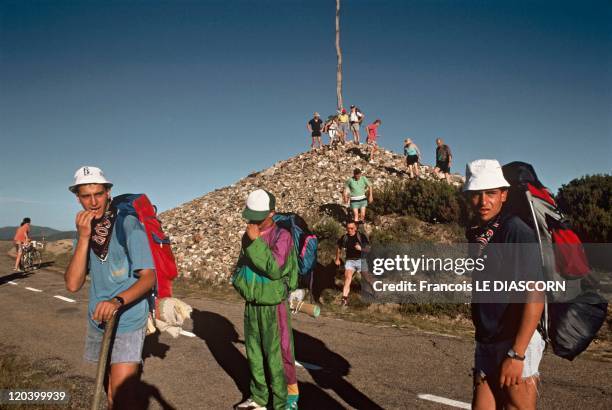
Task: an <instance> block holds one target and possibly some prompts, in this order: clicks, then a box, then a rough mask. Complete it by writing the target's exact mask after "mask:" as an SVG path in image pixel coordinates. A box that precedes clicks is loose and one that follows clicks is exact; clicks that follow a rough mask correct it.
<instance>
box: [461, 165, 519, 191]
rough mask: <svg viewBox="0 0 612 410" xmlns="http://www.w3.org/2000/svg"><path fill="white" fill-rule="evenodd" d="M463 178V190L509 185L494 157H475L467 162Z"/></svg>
mask: <svg viewBox="0 0 612 410" xmlns="http://www.w3.org/2000/svg"><path fill="white" fill-rule="evenodd" d="M465 179H466V182H465V185H463V191H482V190H485V189H495V188H507V187H509V186H510V184H509V183H508V181H506V178H504V173H503V172H502V167H501V165H499V162H498V161H497V160H496V159H477V160H475V161H472V162H468V163H467V165H466V166H465Z"/></svg>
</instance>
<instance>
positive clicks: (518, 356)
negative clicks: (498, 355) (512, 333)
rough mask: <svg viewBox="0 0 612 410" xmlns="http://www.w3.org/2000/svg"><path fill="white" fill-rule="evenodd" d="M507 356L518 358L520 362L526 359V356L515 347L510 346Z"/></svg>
mask: <svg viewBox="0 0 612 410" xmlns="http://www.w3.org/2000/svg"><path fill="white" fill-rule="evenodd" d="M506 356H508V357H509V358H511V359H514V360H518V361H520V362H522V361H523V360H525V356H521V355H520V354H518V353H517V352H515V351H514V349H512V348H510V350H508V353H506Z"/></svg>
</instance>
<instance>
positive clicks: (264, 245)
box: [232, 189, 299, 410]
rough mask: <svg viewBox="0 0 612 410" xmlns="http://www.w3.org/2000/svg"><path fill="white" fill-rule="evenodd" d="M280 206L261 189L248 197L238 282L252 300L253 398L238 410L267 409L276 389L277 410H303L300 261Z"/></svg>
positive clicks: (248, 340) (247, 336)
mask: <svg viewBox="0 0 612 410" xmlns="http://www.w3.org/2000/svg"><path fill="white" fill-rule="evenodd" d="M275 207H276V199H275V197H274V195H272V194H271V193H269V192H267V191H264V190H263V189H257V190H255V191H253V192H251V193H250V194H249V196H248V197H247V200H246V207H245V209H244V211H243V212H242V217H243V218H244V219H246V220H247V226H246V232H245V234H244V236H243V237H242V250H241V252H240V258H239V259H238V263H237V269H236V273H235V274H234V275H233V277H232V282H233V284H234V287H235V288H236V289H237V290H238V292H239V293H240V295H241V296H243V297H244V299H245V301H246V303H245V307H244V340H245V345H246V353H247V360H248V362H249V368H250V373H251V383H250V390H251V397H249V398H248V399H247V400H246V401H245V402H243V403H241V404H239V405H238V406H237V408H238V409H243V410H246V409H250V410H255V409H256V410H265V409H266V405H267V403H268V396H269V391H270V390H271V391H272V408H274V409H276V410H285V409H294V408H297V402H298V394H299V392H298V384H297V374H296V371H295V358H294V356H293V332H292V330H291V314H290V310H289V305H288V303H287V297H288V296H289V292H291V291H292V290H294V289H295V288H296V287H297V281H298V261H297V254H296V251H295V249H294V246H293V239H292V237H291V232H289V231H288V230H285V229H282V228H280V227H279V226H277V225H276V223H275V222H274V220H273V219H272V217H273V215H274V209H275ZM248 275H251V276H248ZM247 276H248V277H247ZM266 374H268V375H269V379H270V381H269V382H268V381H266Z"/></svg>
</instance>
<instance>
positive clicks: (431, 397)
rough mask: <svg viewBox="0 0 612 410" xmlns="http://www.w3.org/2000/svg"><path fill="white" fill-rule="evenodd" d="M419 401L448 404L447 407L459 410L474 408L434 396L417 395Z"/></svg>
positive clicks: (467, 404)
mask: <svg viewBox="0 0 612 410" xmlns="http://www.w3.org/2000/svg"><path fill="white" fill-rule="evenodd" d="M417 397H418V398H419V399H423V400H429V401H433V402H436V403H440V404H446V405H447V406H452V407H455V408H458V409H471V408H472V406H471V405H470V404H469V403H466V402H463V401H458V400H452V399H447V398H446V397H440V396H434V395H433V394H417Z"/></svg>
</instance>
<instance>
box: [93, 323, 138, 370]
mask: <svg viewBox="0 0 612 410" xmlns="http://www.w3.org/2000/svg"><path fill="white" fill-rule="evenodd" d="M145 331H146V326H145V327H143V328H142V329H138V330H135V331H133V332H126V333H117V334H115V339H114V341H113V342H112V343H111V361H110V363H111V364H115V363H142V346H143V345H144V339H145ZM103 335H104V333H103V332H101V331H99V330H97V329H95V328H94V327H93V326H92V325H91V324H88V326H87V336H86V338H85V354H84V356H85V360H87V361H88V362H93V363H97V362H98V358H99V357H100V348H101V347H102V336H103Z"/></svg>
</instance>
